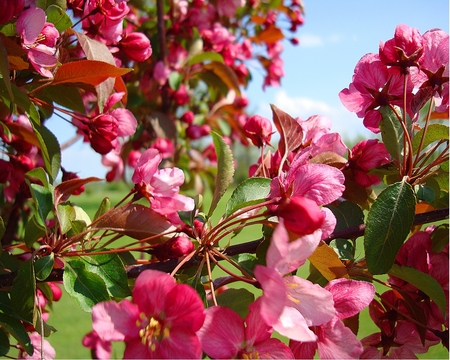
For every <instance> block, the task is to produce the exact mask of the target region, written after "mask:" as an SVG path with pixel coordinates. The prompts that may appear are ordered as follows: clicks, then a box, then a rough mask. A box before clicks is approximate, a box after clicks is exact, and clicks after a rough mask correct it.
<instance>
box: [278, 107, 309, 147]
mask: <svg viewBox="0 0 450 360" xmlns="http://www.w3.org/2000/svg"><path fill="white" fill-rule="evenodd" d="M270 106H271V108H272V113H273V122H274V124H275V126H276V128H277V130H278V132H279V133H280V142H279V144H278V150H280V153H281V156H284V154H289V153H291V152H292V151H295V150H297V149H298V148H299V147H300V145H301V144H302V142H303V130H302V127H301V126H300V124H299V123H298V122H297V121H296V120H295V119H294V118H293V117H292V116H290V115H288V114H286V113H285V112H284V111H283V110H280V109H278V108H277V107H276V106H275V105H272V104H271V105H270Z"/></svg>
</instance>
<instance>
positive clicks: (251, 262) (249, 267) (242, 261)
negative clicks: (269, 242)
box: [231, 253, 258, 276]
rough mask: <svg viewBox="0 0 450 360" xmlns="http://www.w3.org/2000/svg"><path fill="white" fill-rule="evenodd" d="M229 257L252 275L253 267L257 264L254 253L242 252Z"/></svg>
mask: <svg viewBox="0 0 450 360" xmlns="http://www.w3.org/2000/svg"><path fill="white" fill-rule="evenodd" d="M231 258H232V259H234V261H236V262H237V263H238V264H239V266H240V267H241V268H242V269H244V270H245V271H247V272H248V273H249V274H250V275H252V276H253V270H254V269H255V266H256V265H258V259H257V258H256V256H255V255H254V254H247V253H244V254H239V255H235V256H231Z"/></svg>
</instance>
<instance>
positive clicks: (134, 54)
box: [119, 32, 152, 62]
mask: <svg viewBox="0 0 450 360" xmlns="http://www.w3.org/2000/svg"><path fill="white" fill-rule="evenodd" d="M119 46H120V49H121V50H122V51H123V52H124V53H125V55H126V56H128V58H130V59H131V60H133V61H139V62H141V61H145V60H147V59H148V58H149V57H150V56H151V55H152V47H151V45H150V40H149V39H148V37H147V36H145V35H144V34H143V33H140V32H132V33H131V34H127V35H126V36H125V37H123V38H122V40H121V41H120V43H119Z"/></svg>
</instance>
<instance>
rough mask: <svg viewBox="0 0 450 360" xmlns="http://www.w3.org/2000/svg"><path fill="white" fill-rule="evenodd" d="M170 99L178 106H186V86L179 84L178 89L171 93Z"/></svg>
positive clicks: (187, 96)
mask: <svg viewBox="0 0 450 360" xmlns="http://www.w3.org/2000/svg"><path fill="white" fill-rule="evenodd" d="M172 98H173V100H174V101H175V102H176V103H177V104H178V105H186V104H187V103H188V102H189V99H190V97H189V93H188V89H187V88H186V85H184V84H181V85H180V87H179V88H178V89H177V90H175V91H174V92H173V93H172Z"/></svg>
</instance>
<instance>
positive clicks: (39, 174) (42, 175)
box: [25, 167, 53, 191]
mask: <svg viewBox="0 0 450 360" xmlns="http://www.w3.org/2000/svg"><path fill="white" fill-rule="evenodd" d="M25 175H26V177H27V178H28V179H30V180H31V179H32V178H37V179H39V180H40V181H41V182H42V184H43V185H44V186H45V187H46V188H47V189H52V190H51V191H53V187H52V185H50V184H49V182H48V178H47V173H46V172H45V170H44V169H43V168H41V167H37V168H34V169H32V170H30V171H28V172H27V173H26V174H25Z"/></svg>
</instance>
